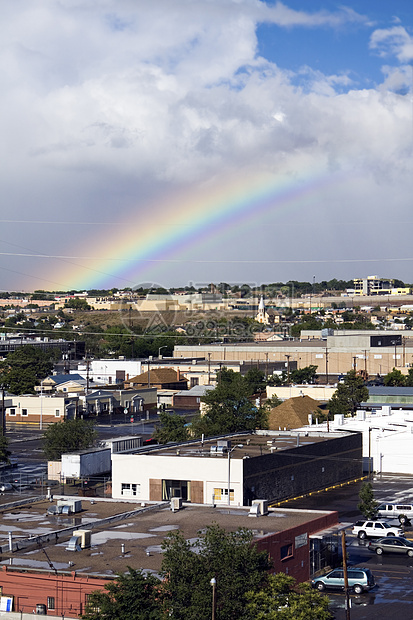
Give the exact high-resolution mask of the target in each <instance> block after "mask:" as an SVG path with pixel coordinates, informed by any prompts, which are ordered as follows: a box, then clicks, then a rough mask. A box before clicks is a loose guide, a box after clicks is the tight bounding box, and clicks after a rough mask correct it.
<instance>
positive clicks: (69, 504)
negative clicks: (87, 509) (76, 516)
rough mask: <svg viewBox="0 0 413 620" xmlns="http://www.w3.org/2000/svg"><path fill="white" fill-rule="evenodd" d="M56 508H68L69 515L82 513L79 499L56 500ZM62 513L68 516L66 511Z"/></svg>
mask: <svg viewBox="0 0 413 620" xmlns="http://www.w3.org/2000/svg"><path fill="white" fill-rule="evenodd" d="M57 506H58V507H59V508H62V509H63V508H69V514H70V513H72V512H81V511H82V501H81V500H80V499H58V500H57ZM62 512H63V513H64V514H68V513H67V510H62Z"/></svg>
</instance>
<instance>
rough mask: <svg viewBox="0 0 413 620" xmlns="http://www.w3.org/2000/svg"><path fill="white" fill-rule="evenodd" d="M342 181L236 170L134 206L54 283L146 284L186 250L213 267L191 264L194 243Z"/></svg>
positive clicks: (294, 207)
mask: <svg viewBox="0 0 413 620" xmlns="http://www.w3.org/2000/svg"><path fill="white" fill-rule="evenodd" d="M340 176H342V175H338V174H333V173H328V174H326V173H325V171H321V172H320V173H318V174H315V173H314V170H312V173H311V174H307V175H297V174H293V173H292V174H283V175H281V174H280V175H274V174H269V173H262V172H259V173H254V172H251V171H248V172H245V171H242V174H237V175H233V176H231V177H227V178H226V179H225V180H222V179H221V180H219V181H218V182H217V181H215V180H214V181H210V182H208V183H203V184H200V186H199V187H197V188H196V189H194V188H192V189H190V190H187V191H182V190H180V191H176V192H175V194H174V195H172V196H169V195H168V198H167V199H164V200H162V201H160V202H158V203H157V204H150V205H146V207H145V208H142V207H140V208H139V213H138V214H137V215H136V214H134V215H132V216H129V217H128V218H127V219H126V220H125V221H124V223H123V225H121V226H118V227H116V230H114V229H113V228H112V229H110V232H109V233H108V231H107V230H106V231H105V234H104V235H101V236H99V237H98V239H97V240H96V241H94V242H92V243H89V242H88V252H87V254H88V255H90V258H88V259H87V265H85V264H84V262H85V259H83V260H82V263H83V264H78V263H77V262H76V263H75V262H74V259H73V261H72V260H71V261H70V262H68V261H64V262H59V264H58V269H59V273H58V275H57V273H56V272H55V273H54V274H53V278H54V279H55V280H56V277H57V278H58V280H59V281H60V282H61V287H62V289H63V290H70V289H76V290H83V289H84V290H88V289H92V288H103V289H104V288H111V287H113V286H116V287H118V288H124V287H128V286H130V287H133V286H135V285H138V283H140V282H143V281H148V280H150V276H151V274H152V273H153V272H154V271H156V269H159V267H160V265H162V264H163V265H164V264H165V263H173V262H176V263H179V262H181V261H183V260H184V259H182V257H183V256H187V255H188V252H193V258H191V259H190V262H193V263H196V262H214V260H211V261H201V260H199V261H197V258H199V257H197V248H199V246H200V244H202V243H205V242H209V243H211V242H213V241H214V240H215V241H216V240H217V239H218V238H219V239H225V238H226V237H228V236H230V237H231V236H233V235H236V234H239V233H240V232H241V231H243V230H248V228H249V227H251V226H257V225H258V224H259V222H264V218H265V217H266V216H268V215H272V214H274V213H276V214H281V213H282V212H288V214H289V216H291V215H292V214H294V212H297V211H300V210H304V209H305V207H306V206H307V205H308V204H309V202H311V201H312V200H314V199H315V198H319V197H320V194H322V193H323V191H324V189H326V188H327V189H328V188H329V187H331V185H333V184H334V185H336V184H337V183H339V182H340ZM102 248H105V250H104V251H102ZM108 248H109V250H108ZM83 252H84V248H83ZM109 254H110V256H109ZM185 260H186V259H185ZM224 262H225V261H224ZM234 262H236V261H234Z"/></svg>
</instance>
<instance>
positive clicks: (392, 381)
mask: <svg viewBox="0 0 413 620" xmlns="http://www.w3.org/2000/svg"><path fill="white" fill-rule="evenodd" d="M409 372H410V371H409ZM383 383H384V385H387V386H388V387H402V386H404V385H406V376H405V375H404V374H403V373H402V372H401V371H400V370H399V369H398V368H393V370H392V371H391V372H388V373H387V375H385V376H384V377H383Z"/></svg>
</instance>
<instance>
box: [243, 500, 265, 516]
mask: <svg viewBox="0 0 413 620" xmlns="http://www.w3.org/2000/svg"><path fill="white" fill-rule="evenodd" d="M267 514H268V500H266V499H254V500H253V501H252V505H251V508H250V511H249V513H248V516H249V517H261V516H263V515H267Z"/></svg>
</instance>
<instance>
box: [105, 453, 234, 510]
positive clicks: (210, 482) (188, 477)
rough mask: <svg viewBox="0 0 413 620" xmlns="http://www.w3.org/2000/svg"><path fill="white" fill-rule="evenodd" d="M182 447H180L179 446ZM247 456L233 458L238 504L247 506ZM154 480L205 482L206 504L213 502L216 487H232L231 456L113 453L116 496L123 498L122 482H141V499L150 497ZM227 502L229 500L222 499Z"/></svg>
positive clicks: (223, 502)
mask: <svg viewBox="0 0 413 620" xmlns="http://www.w3.org/2000/svg"><path fill="white" fill-rule="evenodd" d="M177 450H179V447H178V448H177ZM244 462H245V461H244V460H243V459H238V458H231V485H230V488H231V489H234V501H233V502H231V503H232V504H234V505H236V506H242V505H243V484H242V479H243V463H244ZM150 480H184V481H202V483H203V497H204V503H207V504H210V503H212V497H213V493H214V488H222V489H227V488H228V458H227V456H214V457H209V456H203V457H202V456H194V457H191V456H178V455H176V456H174V455H169V456H167V455H162V454H157V455H155V454H113V455H112V497H113V498H115V499H122V498H123V496H122V492H121V488H122V487H121V485H122V483H130V484H138V485H140V488H139V492H140V495H139V496H137V499H139V500H145V501H146V500H150V499H151V497H150ZM217 503H222V504H226V503H227V499H226V498H225V499H223V501H222V502H217Z"/></svg>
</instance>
